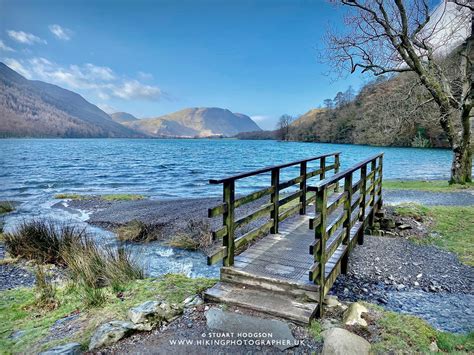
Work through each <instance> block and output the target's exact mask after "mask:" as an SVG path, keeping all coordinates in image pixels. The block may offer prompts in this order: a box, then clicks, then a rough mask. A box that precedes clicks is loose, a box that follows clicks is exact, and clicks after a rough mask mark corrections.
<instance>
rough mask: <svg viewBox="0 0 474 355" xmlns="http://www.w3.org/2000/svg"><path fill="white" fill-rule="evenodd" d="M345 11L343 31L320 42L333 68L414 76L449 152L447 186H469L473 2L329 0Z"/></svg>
mask: <svg viewBox="0 0 474 355" xmlns="http://www.w3.org/2000/svg"><path fill="white" fill-rule="evenodd" d="M331 1H332V2H334V3H336V4H339V5H341V6H343V7H345V8H346V9H347V10H348V13H347V15H346V16H345V25H346V26H345V29H347V28H349V31H347V30H346V31H345V32H344V33H336V32H334V31H330V32H329V33H328V35H327V37H326V44H327V56H328V58H329V60H330V61H331V62H332V63H334V64H335V67H336V68H337V69H338V70H339V71H341V69H345V70H349V71H350V72H351V73H353V72H355V71H357V70H360V71H361V72H362V73H364V72H371V73H372V74H374V75H376V76H377V75H385V74H388V75H390V74H393V73H402V72H414V73H416V77H417V83H416V84H418V85H420V86H421V87H423V88H424V89H425V92H426V95H427V97H426V100H424V101H422V103H421V104H420V106H422V105H424V104H428V103H431V102H434V103H435V104H436V105H437V107H438V111H439V123H440V125H441V127H442V128H443V130H444V132H445V133H446V135H447V138H448V141H449V144H450V146H451V148H452V150H453V162H452V166H451V180H450V182H451V183H461V184H464V183H466V182H469V181H472V180H471V179H472V146H471V121H470V116H471V111H472V107H473V102H474V100H473V92H474V89H473V80H472V79H473V67H472V63H473V62H474V34H473V29H472V27H473V26H474V24H473V22H474V21H473V12H474V3H473V2H472V1H471V0H442V3H441V4H440V5H439V6H438V8H436V9H435V10H434V11H431V10H430V9H429V6H428V0H331Z"/></svg>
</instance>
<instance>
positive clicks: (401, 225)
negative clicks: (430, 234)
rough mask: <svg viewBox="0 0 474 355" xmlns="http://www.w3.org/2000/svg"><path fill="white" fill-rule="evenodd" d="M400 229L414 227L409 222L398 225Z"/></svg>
mask: <svg viewBox="0 0 474 355" xmlns="http://www.w3.org/2000/svg"><path fill="white" fill-rule="evenodd" d="M398 229H400V230H402V231H403V230H406V229H412V228H411V226H410V225H409V224H400V225H399V226H398Z"/></svg>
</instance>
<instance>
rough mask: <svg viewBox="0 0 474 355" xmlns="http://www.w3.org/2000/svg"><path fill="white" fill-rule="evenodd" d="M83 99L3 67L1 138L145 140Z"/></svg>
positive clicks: (0, 71)
mask: <svg viewBox="0 0 474 355" xmlns="http://www.w3.org/2000/svg"><path fill="white" fill-rule="evenodd" d="M143 136H145V135H144V134H143V133H138V132H136V131H133V130H132V129H130V128H128V127H125V126H123V125H121V124H119V123H117V122H114V121H113V120H112V119H111V118H110V116H109V115H108V114H106V113H105V112H104V111H102V110H101V109H99V108H98V107H97V106H95V105H93V104H91V103H90V102H88V101H86V100H85V99H84V98H83V97H82V96H80V95H79V94H76V93H74V92H72V91H69V90H66V89H63V88H61V87H59V86H56V85H52V84H48V83H45V82H42V81H36V80H28V79H26V78H24V77H23V76H21V75H20V74H18V73H17V72H15V71H14V70H12V69H10V68H9V67H8V66H6V65H5V64H3V63H0V137H78V138H83V137H84V138H92V137H100V138H112V137H143Z"/></svg>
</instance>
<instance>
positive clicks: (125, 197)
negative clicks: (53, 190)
mask: <svg viewBox="0 0 474 355" xmlns="http://www.w3.org/2000/svg"><path fill="white" fill-rule="evenodd" d="M54 198H56V199H60V200H91V199H99V200H103V201H136V200H144V199H145V198H146V197H145V196H144V195H138V194H108V195H80V194H71V193H63V194H56V195H54Z"/></svg>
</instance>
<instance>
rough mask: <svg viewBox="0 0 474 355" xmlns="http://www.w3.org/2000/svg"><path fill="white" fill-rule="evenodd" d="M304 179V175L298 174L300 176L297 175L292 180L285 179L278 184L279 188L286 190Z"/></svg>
mask: <svg viewBox="0 0 474 355" xmlns="http://www.w3.org/2000/svg"><path fill="white" fill-rule="evenodd" d="M302 181H303V176H298V177H295V178H294V179H291V180H288V181H285V182H283V183H281V184H279V185H278V190H280V191H281V190H284V189H287V188H289V187H291V186H293V185H296V184H299V183H300V182H302Z"/></svg>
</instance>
